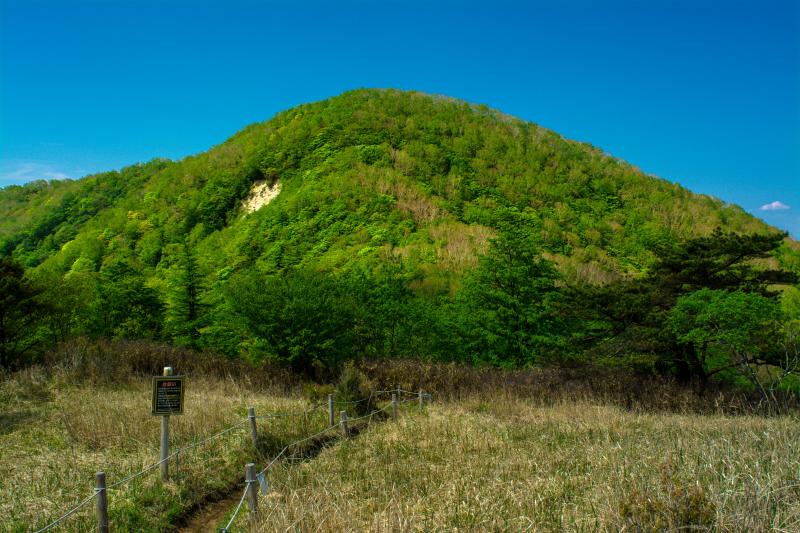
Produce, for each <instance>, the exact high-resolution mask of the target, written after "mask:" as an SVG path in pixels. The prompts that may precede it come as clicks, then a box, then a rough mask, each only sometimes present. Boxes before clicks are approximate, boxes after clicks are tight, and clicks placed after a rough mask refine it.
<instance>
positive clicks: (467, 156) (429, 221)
mask: <svg viewBox="0 0 800 533" xmlns="http://www.w3.org/2000/svg"><path fill="white" fill-rule="evenodd" d="M265 183H266V184H267V185H272V184H276V183H279V184H280V194H278V196H277V197H276V198H275V199H274V200H273V201H271V202H270V203H269V204H268V205H266V206H264V207H262V208H261V209H258V210H256V211H254V212H252V213H250V212H248V210H246V209H245V208H244V207H243V205H242V202H243V200H244V199H245V198H246V197H247V195H248V192H249V191H250V190H251V189H252V187H253V186H254V184H262V186H263V184H265ZM0 211H2V213H3V215H4V216H3V217H2V219H1V220H0V256H5V257H10V258H13V259H14V260H16V261H17V262H20V263H22V264H23V265H24V266H25V267H26V268H27V269H29V270H28V272H29V276H30V277H31V278H35V279H38V280H40V281H43V282H44V285H45V286H48V287H50V289H49V290H51V291H63V294H61V295H60V296H58V295H56V296H54V297H53V301H55V302H57V303H58V305H62V306H63V309H62V311H63V313H62V315H61V318H59V319H58V320H57V324H58V327H55V326H54V327H52V328H51V330H60V331H56V332H55V333H53V332H52V331H51V333H52V334H53V335H56V336H62V337H66V336H69V335H71V334H74V333H75V332H79V333H81V334H89V335H105V336H116V337H128V338H130V337H150V338H165V339H168V340H170V341H173V342H177V343H180V344H190V345H196V346H203V347H209V348H213V349H215V350H218V351H222V352H225V353H230V354H234V353H242V352H247V353H259V352H264V351H265V352H266V353H270V354H273V355H274V352H275V350H277V349H278V348H276V346H278V345H280V344H281V342H284V341H286V339H285V338H284V337H281V331H283V330H282V329H281V328H282V327H285V325H281V324H280V323H279V322H275V323H273V324H271V325H270V327H272V328H273V329H272V330H270V331H260V333H259V330H258V327H259V324H257V323H253V324H251V325H250V326H247V320H244V321H243V322H241V321H240V322H237V323H240V324H243V325H241V328H239V329H238V330H237V329H236V328H234V327H232V326H231V324H232V323H234V322H236V321H235V320H233V319H232V318H231V317H232V316H234V315H236V316H240V315H241V313H239V314H238V315H237V312H236V311H237V309H239V310H240V311H241V308H244V307H247V306H248V305H249V306H258V305H273V306H278V305H283V303H285V301H286V300H281V302H283V303H281V302H276V301H270V298H271V297H274V295H275V294H279V293H280V287H281V286H282V285H280V283H279V282H278V281H276V280H274V279H271V278H270V279H266V278H265V277H267V278H268V277H269V276H271V275H276V274H280V273H286V272H291V274H289V276H290V277H291V279H292V280H294V282H295V283H294V284H293V285H292V286H291V288H289V287H288V286H286V288H285V290H286V291H287V292H286V294H285V295H284V296H286V295H290V296H291V298H289V299H294V300H304V301H306V302H310V303H309V304H308V305H309V306H310V307H313V308H314V310H316V311H320V310H322V312H321V315H319V316H317V315H314V312H312V311H313V310H302V309H294V310H293V311H292V310H286V313H285V315H286V316H295V315H296V316H301V315H302V316H309V317H311V318H309V319H308V320H309V324H308V328H307V329H308V331H311V330H314V329H315V326H317V327H318V328H319V329H321V330H324V328H325V327H326V326H325V325H326V320H328V319H329V316H330V313H329V312H328V311H330V310H334V309H336V310H337V312H339V313H344V314H345V315H347V313H348V312H350V311H352V307H353V306H352V305H350V304H344V305H343V304H342V300H341V298H339V297H338V296H335V295H337V294H347V295H349V297H354V298H365V299H370V301H376V302H377V301H382V302H397V301H401V302H402V301H405V300H407V299H410V298H415V297H426V298H440V297H451V296H453V295H454V294H456V293H458V292H459V291H460V290H461V287H462V285H463V284H464V280H465V276H466V275H467V274H468V273H469V272H471V271H473V270H474V269H475V268H476V267H477V266H478V264H479V260H478V259H479V256H480V255H481V254H482V253H484V252H485V251H486V250H487V246H488V244H487V243H488V241H489V240H491V238H492V237H494V236H496V235H497V234H498V232H499V231H500V230H501V229H502V228H503V227H509V226H513V227H515V228H516V230H518V231H520V232H522V233H523V234H524V236H525V238H530V239H531V242H534V243H535V247H536V250H537V251H538V252H539V253H541V254H542V255H543V256H544V257H545V258H547V259H548V260H550V261H552V262H553V263H554V264H555V265H556V267H557V269H558V271H559V274H558V275H559V276H560V277H561V278H562V279H563V283H566V284H570V285H576V284H577V285H580V284H589V285H598V284H606V283H611V282H616V281H619V280H622V279H626V278H632V277H637V276H640V275H642V274H643V273H645V272H647V270H648V268H649V267H650V266H651V265H652V264H653V262H654V260H655V258H656V256H655V255H654V252H653V251H654V250H657V249H659V248H664V247H669V246H671V245H672V244H673V243H674V242H676V241H679V240H682V239H686V238H690V237H697V236H701V235H708V234H710V233H711V232H712V231H713V230H714V229H715V228H717V227H722V228H724V229H725V230H726V231H729V232H736V233H741V234H749V233H777V232H776V230H774V229H773V228H770V227H768V226H767V225H766V224H764V223H763V222H762V221H760V220H758V219H756V218H754V217H752V216H750V215H748V214H746V213H745V212H744V211H743V210H742V209H740V208H739V207H737V206H733V205H729V204H725V203H723V202H721V201H719V200H717V199H714V198H711V197H708V196H702V195H697V194H693V193H692V192H690V191H688V190H686V189H684V188H682V187H681V186H679V185H677V184H673V183H670V182H668V181H665V180H662V179H659V178H656V177H653V176H649V175H646V174H644V173H642V172H641V171H640V170H638V169H637V168H635V167H633V166H631V165H629V164H627V163H625V162H624V161H621V160H619V159H615V158H613V157H611V156H609V155H608V154H605V153H603V152H602V151H601V150H599V149H597V148H595V147H592V146H590V145H587V144H583V143H578V142H574V141H570V140H567V139H564V138H562V137H561V136H559V135H558V134H556V133H554V132H552V131H549V130H546V129H544V128H541V127H539V126H537V125H535V124H532V123H528V122H524V121H521V120H518V119H515V118H512V117H508V116H506V115H503V114H501V113H499V112H496V111H493V110H491V109H489V108H486V107H485V106H475V105H471V104H467V103H464V102H461V101H457V100H452V99H449V98H444V97H435V96H429V95H424V94H420V93H413V92H400V91H394V90H357V91H352V92H348V93H344V94H342V95H340V96H338V97H335V98H331V99H328V100H324V101H321V102H316V103H312V104H307V105H302V106H299V107H296V108H294V109H290V110H288V111H284V112H282V113H279V114H278V115H276V116H275V117H274V118H272V119H271V120H269V121H267V122H265V123H260V124H254V125H251V126H249V127H247V128H245V129H244V130H242V131H241V132H239V133H237V134H236V135H234V136H233V137H232V138H231V139H229V140H228V141H226V142H224V143H223V144H221V145H219V146H216V147H214V148H212V149H210V150H209V151H207V152H205V153H202V154H199V155H196V156H191V157H188V158H186V159H184V160H182V161H178V162H172V161H167V160H154V161H151V162H149V163H146V164H140V165H134V166H131V167H127V168H125V169H123V170H121V171H113V172H107V173H102V174H98V175H94V176H89V177H87V178H84V179H82V180H78V181H75V182H67V183H52V184H45V183H41V182H37V183H34V184H29V185H26V186H21V187H8V188H6V189H3V190H0ZM518 237H519V235H517V238H518ZM520 242H521V241H520ZM526 242H527V241H526ZM526 246H527V244H524V243H523V249H525V247H526ZM793 248H794V250H796V243H793V242H791V241H788V240H787V241H786V243H785V244H784V245H783V246H782V248H781V250H779V252H778V253H777V254H774V256H773V258H772V259H769V260H768V261H767V262H768V263H770V264H771V265H772V266H775V265H777V264H778V263H779V262H781V263H782V265H783V266H785V267H788V268H791V269H795V270H800V267H798V264H800V261H798V259H797V257H798V254H797V252H796V251H793ZM543 268H545V267H543ZM545 270H546V268H545ZM309 272H316V273H320V272H322V273H327V274H330V275H333V276H338V277H339V278H338V281H337V283H336V284H334V285H335V287H334V286H333V285H332V286H330V287H328V286H327V285H326V284H325V283H320V282H318V281H316V280H315V279H314V276H313V275H312V274H309ZM345 278H346V279H347V280H349V281H347V283H339V282H340V281H342V280H343V279H345ZM365 278H369V279H371V280H375V279H378V280H380V279H384V280H386V279H389V280H400V281H401V283H399V284H395V285H392V284H391V283H388V284H387V283H383V282H376V283H373V284H371V283H367V282H365V281H364V280H365ZM48 280H49V281H48ZM467 285H469V283H467ZM265 287H269V288H270V291H271V293H270V294H271V295H264V294H262V295H260V297H262V298H261V300H258V299H254V298H251V296H253V295H254V293H259V292H263V290H264V289H265ZM326 287H327V288H326ZM467 288H469V287H467ZM328 289H330V291H329V292H326V290H328ZM292 291H294V292H292ZM370 291H372V292H370ZM467 292H469V291H467ZM362 293H363V294H362ZM331 295H334V296H331ZM287 298H288V296H287ZM253 302H256V303H253ZM326 302H327V303H326ZM350 303H352V302H350ZM58 305H56V307H57V308H58ZM237 306H238V307H237ZM326 306H327V308H326ZM356 307H358V306H356ZM436 309H437V311H436V312H439V311H440V310H441V308H440V307H437V308H436ZM76 310H77V311H76ZM290 311H291V312H290ZM415 312H417V313H419V317H418V319H416V320H412V321H411V322H415V323H417V324H418V326H417V327H420V328H423V327H427V326H426V325H425V324H426V320H428V319H429V318H430V316H431V315H432V314H435V313H434V311H432V310H431V309H427V308H424V306H423V308H421V309H417V311H415ZM292 313H295V315H292ZM353 313H355V314H356V315H357V311H353ZM256 315H257V313H256V310H252V312H251V313H250V315H249V316H250V318H251V319H252V318H253V317H256ZM347 316H350V315H347ZM351 318H352V323H351V326H352V327H351V328H350V329H349V330H348V331H350V332H351V333H353V334H354V335H356V336H359V338H361V339H363V338H372V339H377V338H380V339H381V340H380V343H381V346H380V348H375V347H373V348H374V350H376V351H377V352H380V353H387V354H388V353H397V352H398V351H400V352H402V351H403V350H405V351H406V352H407V351H408V350H411V348H410V347H408V346H406V347H405V348H403V349H401V348H399V347H398V345H396V344H395V343H396V342H398V341H397V340H396V338H397V335H399V334H400V333H399V332H394V331H393V330H392V328H393V327H394V326H393V325H392V324H393V323H394V322H393V320H394V319H393V318H392V314H391V312H390V311H386V315H385V316H383V322H380V320H378V321H377V322H378V323H377V324H376V323H371V322H374V321H371V320H370V317H368V316H361V317H359V316H352V317H351ZM395 318H396V317H395ZM255 322H258V320H256V321H255ZM334 322H335V321H334ZM334 322H332V323H330V324H328V326H329V327H330V328H332V330H338V329H340V328H341V324H340V323H334ZM395 322H396V321H395ZM445 322H446V321H445ZM365 324H366V325H365ZM439 326H440V327H442V328H444V329H447V325H446V324H444V325H442V324H439ZM265 327H266V326H265ZM254 328H255V329H254ZM373 330H374V331H373ZM254 331H255V332H256V333H253V332H254ZM365 331H366V333H365ZM303 335H305V337H304V339H305V340H304V341H303V342H305V344H304V343H300V345H299V346H306V347H308V346H317V347H318V348H319V346H323V347H324V346H328V347H329V346H330V339H329V338H319V339H317V338H316V337H314V335H310V334H303ZM309 335H310V337H313V338H308V337H309ZM403 335H406V336H408V335H413V331H404V332H403ZM279 337H280V338H279ZM269 339H272V341H270V340H269ZM341 340H342V339H338V340H337V342H339V341H341ZM315 343H321V344H319V346H318V345H317V344H315ZM326 343H328V344H326ZM345 345H347V342H345ZM284 348H285V350H286V351H285V353H284V356H283V357H282V359H286V360H292V358H293V357H295V356H296V355H298V354H297V353H296V352H297V351H298V350H300V348H298V344H297V343H294V342H289V343H288V345H287V346H285V347H284ZM281 349H283V348H281ZM448 349H449V348H447V347H442V346H439V347H438V348H437V347H433V346H431V345H430V343H428V344H426V343H425V342H421V343H418V344H417V347H416V348H413V350H415V351H419V352H425V351H427V350H432V351H436V350H441V351H447V350H448ZM293 350H294V351H293ZM293 354H294V355H293Z"/></svg>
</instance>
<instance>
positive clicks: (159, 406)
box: [152, 366, 184, 481]
mask: <svg viewBox="0 0 800 533" xmlns="http://www.w3.org/2000/svg"><path fill="white" fill-rule="evenodd" d="M183 383H184V378H183V376H173V375H172V367H171V366H165V367H164V375H163V376H157V377H154V378H153V407H152V413H153V414H154V415H161V451H160V453H159V461H160V466H161V480H162V481H169V461H168V460H167V457H169V417H170V415H180V414H183V392H184V387H183Z"/></svg>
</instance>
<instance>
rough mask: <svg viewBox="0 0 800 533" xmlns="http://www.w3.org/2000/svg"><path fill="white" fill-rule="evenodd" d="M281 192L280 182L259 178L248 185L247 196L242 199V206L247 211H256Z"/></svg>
mask: <svg viewBox="0 0 800 533" xmlns="http://www.w3.org/2000/svg"><path fill="white" fill-rule="evenodd" d="M280 192H281V182H280V181H277V180H275V181H274V182H272V181H270V180H259V181H257V182H255V183H253V186H252V187H250V192H249V193H248V195H247V197H245V199H244V200H242V208H243V209H244V210H245V212H247V213H252V212H253V211H257V210H259V209H261V208H262V207H264V206H265V205H267V204H268V203H270V202H271V201H272V200H274V199H275V197H276V196H278V194H279V193H280Z"/></svg>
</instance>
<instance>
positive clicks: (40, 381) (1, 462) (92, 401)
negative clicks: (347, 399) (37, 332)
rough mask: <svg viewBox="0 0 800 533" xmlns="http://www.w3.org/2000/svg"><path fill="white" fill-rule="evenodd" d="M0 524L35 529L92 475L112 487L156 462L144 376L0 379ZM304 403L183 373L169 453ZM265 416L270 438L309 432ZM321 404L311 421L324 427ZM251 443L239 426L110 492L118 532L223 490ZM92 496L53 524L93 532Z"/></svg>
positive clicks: (143, 526) (160, 523) (75, 496)
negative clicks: (90, 380)
mask: <svg viewBox="0 0 800 533" xmlns="http://www.w3.org/2000/svg"><path fill="white" fill-rule="evenodd" d="M0 405H1V406H2V407H1V408H0V495H2V496H1V497H0V531H35V530H36V529H38V528H40V527H43V526H45V525H46V524H47V523H49V522H50V521H51V520H53V519H55V518H57V517H58V516H60V515H61V514H63V513H64V512H65V511H66V510H68V509H70V508H72V507H73V506H75V505H76V504H77V503H78V502H80V501H81V500H82V499H84V498H86V497H88V496H89V495H91V494H92V490H93V486H94V474H95V472H96V471H97V470H104V471H105V472H106V477H107V483H108V484H109V485H110V484H112V483H114V482H116V481H119V480H121V479H124V478H125V477H126V476H128V475H130V474H133V473H136V472H138V471H140V470H142V469H143V468H144V467H146V466H148V465H151V464H152V463H154V462H156V461H158V457H159V435H160V418H159V417H154V416H151V414H150V382H149V380H147V379H132V380H129V381H127V382H125V383H123V384H121V385H116V386H113V387H112V386H110V385H108V384H105V385H103V384H100V385H92V384H64V383H58V382H57V381H53V379H52V378H46V377H45V376H43V375H41V374H40V373H39V372H38V371H36V370H33V371H27V372H23V373H21V374H17V375H15V376H14V377H13V378H11V379H8V380H6V381H4V382H1V383H0ZM308 405H309V404H308V402H307V401H305V400H302V399H299V398H289V397H286V396H283V395H278V394H268V393H256V392H254V391H253V390H252V388H248V387H244V386H241V385H240V384H238V383H237V382H236V381H234V380H231V379H227V380H226V379H209V378H205V379H204V378H199V379H194V380H192V379H190V380H189V381H188V384H187V391H186V411H185V414H184V415H182V416H173V417H171V441H172V449H173V451H174V450H175V449H176V448H178V447H184V446H186V445H188V444H190V443H192V442H195V441H197V440H198V439H201V438H203V437H206V436H209V435H212V434H214V433H215V432H217V431H220V430H222V429H225V428H227V427H229V426H231V425H233V424H236V423H237V422H241V421H243V420H246V418H245V417H246V412H247V407H248V406H255V408H256V414H257V415H260V414H267V413H274V412H286V411H298V410H303V409H306V408H307V407H308ZM266 422H269V427H270V435H271V436H272V439H274V443H272V445H273V446H278V445H280V444H281V442H282V440H281V439H284V438H285V439H291V440H294V439H295V438H298V437H299V436H301V435H304V434H305V431H306V430H307V428H306V427H303V423H302V422H300V423H299V422H298V420H297V419H296V418H291V419H290V418H284V419H275V420H269V421H261V423H262V424H264V425H266ZM324 423H325V415H324V413H323V412H322V411H319V412H317V413H316V414H314V415H312V419H311V420H310V421H309V424H316V425H323V424H324ZM255 455H256V453H255V450H253V447H252V444H251V440H250V434H249V428H248V426H247V425H246V424H244V425H241V426H240V427H239V428H238V429H236V430H233V431H231V432H230V433H227V434H225V435H222V436H220V437H219V438H216V439H214V440H212V441H210V442H209V443H207V444H205V445H202V446H199V447H196V448H194V449H193V450H189V451H187V452H186V453H182V454H181V456H180V470H178V471H176V468H175V467H176V465H175V463H174V461H173V462H172V463H171V465H170V466H171V472H172V477H173V478H174V481H173V482H170V483H169V484H166V485H162V484H161V482H160V481H159V471H158V468H156V469H154V470H152V471H150V472H149V473H147V474H145V475H143V476H141V477H140V478H137V479H135V480H133V481H131V482H130V483H127V484H125V485H122V486H120V487H118V488H117V489H114V490H109V494H108V499H109V515H110V523H111V524H112V525H113V526H114V530H115V531H162V530H166V529H169V528H170V527H172V525H174V524H175V523H178V522H180V520H181V517H182V516H184V515H186V514H187V513H188V512H189V511H190V510H191V509H192V508H193V507H195V506H196V505H197V504H199V503H201V502H203V501H205V500H207V499H209V498H213V497H214V496H215V495H222V494H227V493H228V492H229V491H230V489H231V488H232V487H233V486H235V485H236V484H237V483H238V482H239V481H240V478H242V477H243V465H244V464H245V463H246V462H248V461H252V460H253V458H254V456H255ZM94 525H95V518H94V503H93V502H92V503H90V504H89V505H87V506H86V507H85V508H83V509H82V510H81V511H79V512H78V513H76V514H75V515H73V516H71V517H69V518H68V519H66V521H65V522H64V524H63V527H61V528H60V529H58V531H91V530H94Z"/></svg>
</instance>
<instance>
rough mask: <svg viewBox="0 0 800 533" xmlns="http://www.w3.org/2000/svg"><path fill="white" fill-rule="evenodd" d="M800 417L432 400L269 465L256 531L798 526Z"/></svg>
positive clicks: (244, 522) (243, 520) (240, 526)
mask: <svg viewBox="0 0 800 533" xmlns="http://www.w3.org/2000/svg"><path fill="white" fill-rule="evenodd" d="M798 422H800V420H798V418H797V417H794V416H784V417H775V418H763V417H750V416H733V417H730V416H724V415H696V414H636V413H632V412H629V411H625V410H622V409H620V408H617V407H609V406H604V405H598V404H593V403H590V402H583V401H578V402H562V403H561V404H558V405H551V406H547V407H537V406H532V405H530V404H529V403H528V402H525V401H522V400H519V399H514V398H507V397H505V398H504V397H502V396H501V397H494V398H483V399H480V398H479V399H473V400H466V401H462V402H459V403H445V404H438V405H437V404H436V403H434V404H432V405H431V406H429V407H427V408H426V409H425V411H424V412H423V413H414V412H413V411H412V412H409V413H407V414H406V415H405V416H403V417H402V418H401V420H400V422H398V423H397V424H393V423H391V422H387V423H383V424H378V425H373V426H372V427H370V428H369V429H367V430H365V431H364V432H362V433H361V434H360V435H359V436H357V437H356V438H353V439H350V440H348V441H345V442H340V443H338V444H337V445H335V446H332V447H329V448H327V449H325V450H324V451H323V452H322V453H321V454H320V455H319V456H318V457H316V458H315V459H313V460H311V461H308V462H305V463H302V464H293V465H292V464H281V465H279V466H278V467H276V468H274V469H273V470H271V471H270V473H269V483H270V487H271V488H270V493H269V494H268V495H267V496H263V495H262V496H260V503H259V507H260V509H259V517H258V530H259V531H265V532H271V531H276V532H277V531H281V532H284V531H456V530H458V531H464V530H471V531H518V530H530V531H677V530H695V531H697V530H699V531H704V530H706V531H768V530H773V531H798V530H800V459H799V458H800V453H798V452H800V449H798V448H800V424H798ZM235 525H236V526H237V528H236V529H235V530H236V531H239V530H246V529H247V527H248V517H247V513H246V512H243V513H240V515H239V516H238V517H237V521H236V522H235Z"/></svg>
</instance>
